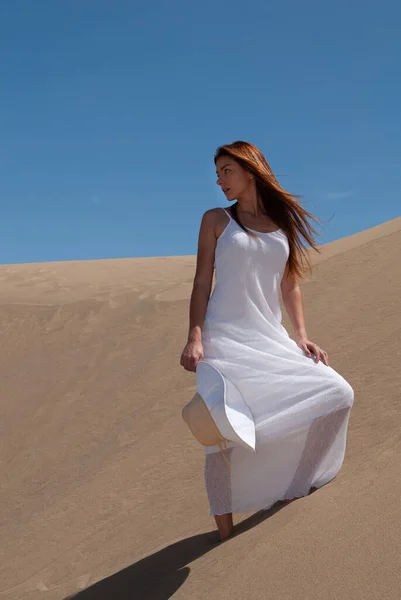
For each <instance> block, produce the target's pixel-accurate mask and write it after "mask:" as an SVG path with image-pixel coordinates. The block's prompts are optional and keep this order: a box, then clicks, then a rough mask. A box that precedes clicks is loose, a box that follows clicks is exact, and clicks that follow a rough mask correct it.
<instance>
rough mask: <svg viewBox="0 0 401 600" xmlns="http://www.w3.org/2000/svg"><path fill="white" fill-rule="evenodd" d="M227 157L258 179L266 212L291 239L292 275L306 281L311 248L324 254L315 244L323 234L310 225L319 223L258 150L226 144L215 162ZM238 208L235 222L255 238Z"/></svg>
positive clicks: (234, 212)
mask: <svg viewBox="0 0 401 600" xmlns="http://www.w3.org/2000/svg"><path fill="white" fill-rule="evenodd" d="M227 155H228V156H230V157H231V158H233V159H234V160H235V161H236V162H237V163H239V164H240V165H241V166H242V167H243V169H245V170H246V171H248V172H250V173H252V174H253V175H254V177H255V183H256V189H257V192H258V197H259V200H260V208H261V210H262V212H263V213H264V214H265V215H266V216H268V217H269V218H270V219H271V220H272V221H273V222H274V223H275V224H276V225H277V226H278V227H279V228H280V229H282V230H283V231H284V232H285V233H286V235H287V238H288V242H289V246H290V255H289V258H288V267H289V271H290V273H292V274H293V275H295V276H298V277H300V278H301V279H305V278H306V277H307V275H308V274H310V272H311V261H310V257H309V251H308V249H307V246H309V247H310V248H311V249H313V250H315V251H316V252H320V249H319V247H318V246H317V244H316V241H315V240H314V235H319V234H318V232H317V231H316V229H315V228H314V227H313V225H312V224H311V223H310V221H314V222H315V223H319V222H320V221H319V219H318V218H317V217H315V216H313V215H312V214H311V213H309V212H308V211H306V210H305V209H304V208H303V207H302V206H301V204H300V202H299V200H298V198H299V196H294V195H293V194H290V193H289V192H287V191H286V190H285V189H284V188H283V187H281V185H280V184H279V182H278V181H277V179H276V177H275V176H274V174H273V171H272V170H271V168H270V166H269V164H268V162H267V160H266V159H265V157H264V156H263V154H262V152H261V151H260V150H258V148H256V146H254V145H253V144H250V143H248V142H241V141H238V142H233V143H232V144H225V145H224V146H220V147H219V148H218V149H217V150H216V153H215V156H214V162H215V163H216V162H217V160H218V159H219V158H220V157H221V156H227ZM237 205H238V202H236V203H235V204H234V205H233V207H232V209H231V211H232V216H233V218H234V219H235V221H236V222H237V223H238V225H239V226H240V227H241V228H242V229H243V230H244V231H246V232H247V233H248V234H249V235H255V234H253V233H252V232H251V231H249V230H248V229H246V227H244V225H243V224H242V223H241V221H240V220H239V217H238V211H237Z"/></svg>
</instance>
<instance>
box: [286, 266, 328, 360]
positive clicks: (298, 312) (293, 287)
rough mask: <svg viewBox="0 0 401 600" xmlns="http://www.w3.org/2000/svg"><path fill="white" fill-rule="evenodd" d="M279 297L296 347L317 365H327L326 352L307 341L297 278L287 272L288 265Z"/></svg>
mask: <svg viewBox="0 0 401 600" xmlns="http://www.w3.org/2000/svg"><path fill="white" fill-rule="evenodd" d="M281 296H282V298H283V303H284V306H285V309H286V311H287V313H288V316H289V317H290V320H291V323H292V326H293V329H294V333H295V336H296V339H297V344H298V346H299V347H300V348H301V349H302V350H303V351H304V352H305V354H306V355H307V356H312V355H313V357H314V359H315V361H316V362H317V363H318V362H319V360H321V361H322V362H323V363H324V364H325V365H328V364H329V363H328V355H327V352H325V351H324V350H322V349H321V348H319V346H318V345H317V344H314V343H313V342H311V341H310V340H309V339H308V335H307V333H306V327H305V317H304V309H303V302H302V292H301V288H300V286H299V283H298V279H297V277H296V276H294V275H292V274H291V273H290V272H289V269H288V263H287V266H286V269H285V272H284V275H283V278H282V280H281Z"/></svg>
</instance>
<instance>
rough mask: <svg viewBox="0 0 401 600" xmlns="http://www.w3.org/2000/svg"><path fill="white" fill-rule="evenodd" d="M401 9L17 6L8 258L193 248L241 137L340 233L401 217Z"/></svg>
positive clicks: (8, 113)
mask: <svg viewBox="0 0 401 600" xmlns="http://www.w3.org/2000/svg"><path fill="white" fill-rule="evenodd" d="M400 22H401V5H400V3H399V2H397V1H396V0H392V1H387V0H384V1H382V2H380V3H379V2H376V3H372V2H362V1H360V0H353V1H352V2H349V0H348V1H347V2H345V1H344V0H339V1H337V2H335V3H334V2H327V3H326V2H321V1H319V2H318V1H315V0H313V1H305V2H302V3H301V2H298V1H295V0H291V1H281V2H275V3H270V2H266V1H259V0H248V1H247V2H243V1H239V0H232V1H231V2H226V3H224V2H223V3H216V2H215V1H212V0H202V2H197V3H195V2H188V0H186V1H184V0H171V1H169V2H167V1H165V0H164V1H160V0H152V1H149V0H148V1H139V0H136V1H133V0H130V1H126V0H113V1H111V0H108V1H105V0H79V1H78V0H70V1H69V2H67V0H64V1H63V0H60V1H58V2H55V1H54V0H46V1H45V0H35V1H34V2H33V1H32V0H29V1H28V0H13V1H11V0H8V1H6V0H4V1H3V2H1V4H0V56H1V60H0V82H1V87H0V132H1V134H0V202H1V213H2V219H1V222H0V262H1V263H3V264H4V263H21V262H41V261H58V260H76V259H97V258H118V257H134V256H160V255H183V254H194V253H195V252H196V244H197V235H198V228H199V223H200V219H201V216H202V213H203V212H204V211H205V210H207V209H208V208H211V207H214V206H226V201H225V199H224V197H223V196H222V194H221V192H219V190H218V188H217V186H216V185H215V173H214V165H213V153H214V151H215V149H216V147H217V146H218V145H220V144H222V143H227V142H231V141H234V140H236V139H245V140H248V141H251V142H253V143H254V144H256V145H257V146H259V147H260V148H261V149H262V151H263V152H264V153H265V155H266V157H267V159H268V161H269V162H270V164H271V166H272V168H273V170H274V171H275V173H276V174H277V176H278V177H279V179H280V181H281V183H282V184H283V185H284V186H285V187H286V188H287V189H288V190H289V191H291V192H293V193H296V194H300V195H302V196H303V201H304V202H305V206H306V207H307V208H308V209H309V210H311V211H312V212H314V213H315V214H316V215H318V216H319V217H321V218H323V219H325V220H326V221H327V223H326V224H325V225H324V228H323V231H322V233H323V236H322V238H321V243H322V242H326V241H330V240H333V239H336V238H339V237H343V236H345V235H349V234H352V233H354V232H357V231H360V230H362V229H366V228H368V227H372V226H374V225H376V224H378V223H381V222H384V221H387V220H389V219H392V218H395V217H397V216H399V215H400V212H401V211H400V206H401V200H400V198H401V111H400V106H401V76H400V75H401V35H400V25H399V24H400Z"/></svg>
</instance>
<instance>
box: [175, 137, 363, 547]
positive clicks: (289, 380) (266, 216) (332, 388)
mask: <svg viewBox="0 0 401 600" xmlns="http://www.w3.org/2000/svg"><path fill="white" fill-rule="evenodd" d="M215 165H216V172H217V185H219V186H220V187H221V189H222V191H223V193H224V195H225V196H226V198H227V200H228V201H229V202H233V201H234V200H236V203H235V204H233V206H232V207H231V208H230V209H229V210H225V209H222V208H215V209H212V210H208V211H207V212H206V213H205V214H204V215H203V218H202V223H201V228H200V233H199V244H198V256H197V266H196V273H195V279H194V286H193V291H192V295H191V303H190V326H189V335H188V342H187V344H186V346H185V348H184V351H183V353H182V355H181V365H182V366H183V367H184V368H185V369H186V370H187V371H196V372H197V380H198V390H199V386H200V385H201V387H202V394H201V395H202V396H203V397H207V396H208V393H209V390H211V391H210V393H211V394H212V393H213V390H216V389H218V390H220V389H221V390H223V391H222V392H221V394H222V395H224V396H227V398H226V397H225V402H227V404H226V409H227V410H226V412H227V415H229V414H230V415H234V420H232V421H231V424H232V425H233V428H234V429H235V427H236V425H235V424H234V423H237V422H238V423H240V421H241V419H243V420H244V419H245V421H246V422H245V425H244V427H245V429H244V431H245V430H246V432H245V433H241V431H242V430H241V427H242V425H241V423H240V424H239V425H238V428H237V430H236V434H235V436H233V437H231V438H228V439H231V440H234V441H231V442H230V443H229V444H228V447H227V449H225V450H224V456H223V455H222V453H221V452H220V451H219V448H218V447H217V446H216V447H211V448H206V461H205V481H206V489H207V494H208V499H209V504H210V514H211V515H213V516H214V518H215V521H216V524H217V527H218V530H219V533H220V538H221V540H224V539H226V538H227V537H229V536H230V535H231V534H232V533H233V519H232V513H233V512H249V511H254V510H259V509H263V508H269V507H270V506H272V505H273V504H274V503H275V502H277V501H279V500H283V501H286V500H287V501H290V500H291V499H294V498H296V497H302V496H305V495H307V494H308V493H309V492H310V490H311V488H312V487H314V488H318V487H321V486H322V485H324V484H326V483H328V482H329V481H330V480H331V479H333V478H334V477H335V476H336V475H337V473H338V471H339V470H340V468H341V465H342V462H343V459H344V454H345V446H346V433H347V426H348V420H349V415H350V410H351V407H352V404H353V399H354V395H353V390H352V388H351V386H350V385H349V384H348V383H347V382H346V381H345V380H344V379H343V378H342V377H341V375H339V374H338V373H336V372H335V371H334V370H333V369H332V368H331V367H329V366H328V356H327V353H326V352H325V351H324V350H322V349H321V348H320V347H319V346H318V345H317V344H316V343H314V342H312V341H311V340H309V338H308V335H307V332H306V328H305V321H304V314H303V306H302V296H301V290H300V287H299V279H300V278H303V277H305V274H306V272H307V271H308V270H309V267H310V264H309V259H308V250H307V246H310V248H311V249H313V250H315V251H318V248H317V246H316V242H315V241H314V239H313V235H314V234H316V231H315V229H314V228H313V226H312V224H311V221H315V222H316V221H317V219H316V218H315V217H313V216H312V215H311V214H310V213H308V212H307V211H306V210H305V209H304V208H302V207H301V205H300V204H299V202H298V201H297V200H296V199H295V198H294V197H293V196H292V195H291V194H289V193H288V192H287V191H285V190H284V189H283V188H282V187H281V185H280V184H279V183H278V181H277V179H276V178H275V177H274V175H273V173H272V170H271V169H270V167H269V165H268V163H267V161H266V159H265V157H264V156H263V154H262V153H261V152H260V151H259V150H258V149H257V148H256V147H255V146H253V145H252V144H249V143H247V142H235V143H233V144H228V145H224V146H221V147H220V148H219V149H218V150H217V152H216V154H215ZM214 268H215V269H216V284H215V287H214V290H213V294H212V295H211V296H210V293H211V289H212V278H213V271H214ZM280 291H281V295H282V300H283V304H284V306H285V308H286V311H287V312H288V315H289V317H290V320H291V322H292V326H293V329H294V334H295V337H296V341H294V340H292V339H291V338H290V337H289V335H288V333H287V331H286V330H285V329H284V327H283V325H282V324H281V311H280V304H279V292H280ZM216 378H217V380H221V381H222V382H223V385H222V387H221V388H219V387H218V381H217V380H216ZM216 381H217V384H216ZM216 385H217V387H216ZM211 402H214V400H213V399H212V400H211ZM230 402H231V405H230ZM238 406H239V409H238ZM227 407H228V408H227ZM233 407H234V412H233V411H232V410H231V409H232V408H233ZM235 410H237V412H235ZM237 416H239V418H240V419H239V421H236V417H237ZM242 422H244V421H242ZM249 427H251V429H250V428H249ZM237 434H238V435H237ZM235 440H238V441H235ZM238 442H239V443H238ZM223 459H226V460H223ZM227 459H228V461H227ZM227 462H229V468H228V467H227Z"/></svg>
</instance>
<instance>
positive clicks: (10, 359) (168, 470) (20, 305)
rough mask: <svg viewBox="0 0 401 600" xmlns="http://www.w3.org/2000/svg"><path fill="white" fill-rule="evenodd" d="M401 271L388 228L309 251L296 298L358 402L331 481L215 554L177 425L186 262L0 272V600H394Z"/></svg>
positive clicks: (393, 226)
mask: <svg viewBox="0 0 401 600" xmlns="http://www.w3.org/2000/svg"><path fill="white" fill-rule="evenodd" d="M400 259H401V218H398V219H395V220H393V221H391V222H388V223H384V224H382V225H379V226H378V227H375V228H373V229H370V230H367V231H364V232H362V233H359V234H356V235H354V236H350V237H348V238H345V239H342V240H338V241H336V242H333V243H331V244H328V245H327V246H324V247H323V249H322V255H321V256H319V257H317V259H316V260H315V263H316V266H315V269H314V272H313V276H312V277H311V279H310V280H309V281H307V282H305V283H304V284H302V288H303V294H304V303H305V313H306V319H307V325H308V333H309V336H310V338H311V339H312V340H313V341H316V342H317V343H318V344H320V345H321V346H322V347H323V348H324V349H326V350H327V351H328V353H329V359H330V364H331V365H332V366H333V367H334V368H335V369H336V370H338V371H339V372H340V373H341V374H342V375H343V376H344V377H345V378H346V379H347V380H348V381H349V382H350V383H351V385H352V386H353V387H354V390H355V404H354V407H353V410H352V413H351V419H350V425H349V431H348V443H347V452H346V457H345V461H344V465H343V467H342V470H341V471H340V474H339V475H338V476H337V477H336V479H335V480H333V481H332V482H331V483H329V484H328V485H327V486H325V487H323V488H321V489H320V490H317V491H316V492H314V493H313V494H311V495H309V496H307V497H305V498H301V499H298V500H296V501H295V502H293V503H291V504H289V505H287V506H282V507H278V506H275V507H273V508H272V509H271V510H269V511H261V512H259V513H257V514H253V515H249V514H241V515H236V516H235V523H237V527H236V535H235V536H234V537H233V538H232V539H230V540H228V541H227V542H225V543H223V544H219V543H218V542H217V539H218V538H217V533H216V530H215V525H214V521H213V519H212V518H211V517H210V516H209V511H208V504H207V498H206V492H205V489H204V482H203V449H202V447H201V446H199V445H197V443H196V442H195V440H193V438H192V437H191V435H190V433H189V431H188V430H187V428H186V425H185V423H184V422H183V421H182V419H181V408H182V407H183V405H184V404H185V403H186V402H187V401H188V400H189V399H190V398H191V397H192V395H193V393H194V391H195V376H194V374H190V373H187V372H186V371H184V370H183V369H182V367H180V365H179V358H180V353H181V351H182V348H183V345H184V343H185V339H186V335H187V327H188V300H189V294H190V291H191V285H192V279H193V275H194V266H195V258H194V257H192V256H188V257H167V258H149V259H124V260H122V259H116V260H101V261H76V262H64V263H40V264H27V265H4V266H1V267H0V281H1V291H0V328H1V350H0V353H1V354H0V370H1V377H0V382H1V383H0V386H1V394H0V413H1V414H0V417H1V418H0V429H1V442H0V443H1V467H0V468H1V474H0V504H1V524H0V546H1V554H0V556H1V561H0V598H1V600H3V599H4V600H6V599H7V600H34V599H42V598H43V599H46V600H53V599H54V600H56V599H57V600H62V599H65V598H77V599H79V600H102V599H110V600H111V599H113V600H114V599H116V600H132V599H140V600H142V599H143V600H145V599H151V600H165V599H168V598H175V599H177V600H178V599H190V600H209V599H218V600H228V599H230V600H254V599H256V598H261V599H274V600H292V599H294V600H304V599H305V600H322V599H323V598H324V599H325V600H399V599H400V598H401V519H400V496H401V393H400V389H401V368H400V356H401V308H400V298H401V268H400ZM285 324H286V326H288V328H289V331H290V332H291V328H290V326H289V324H288V320H285Z"/></svg>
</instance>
